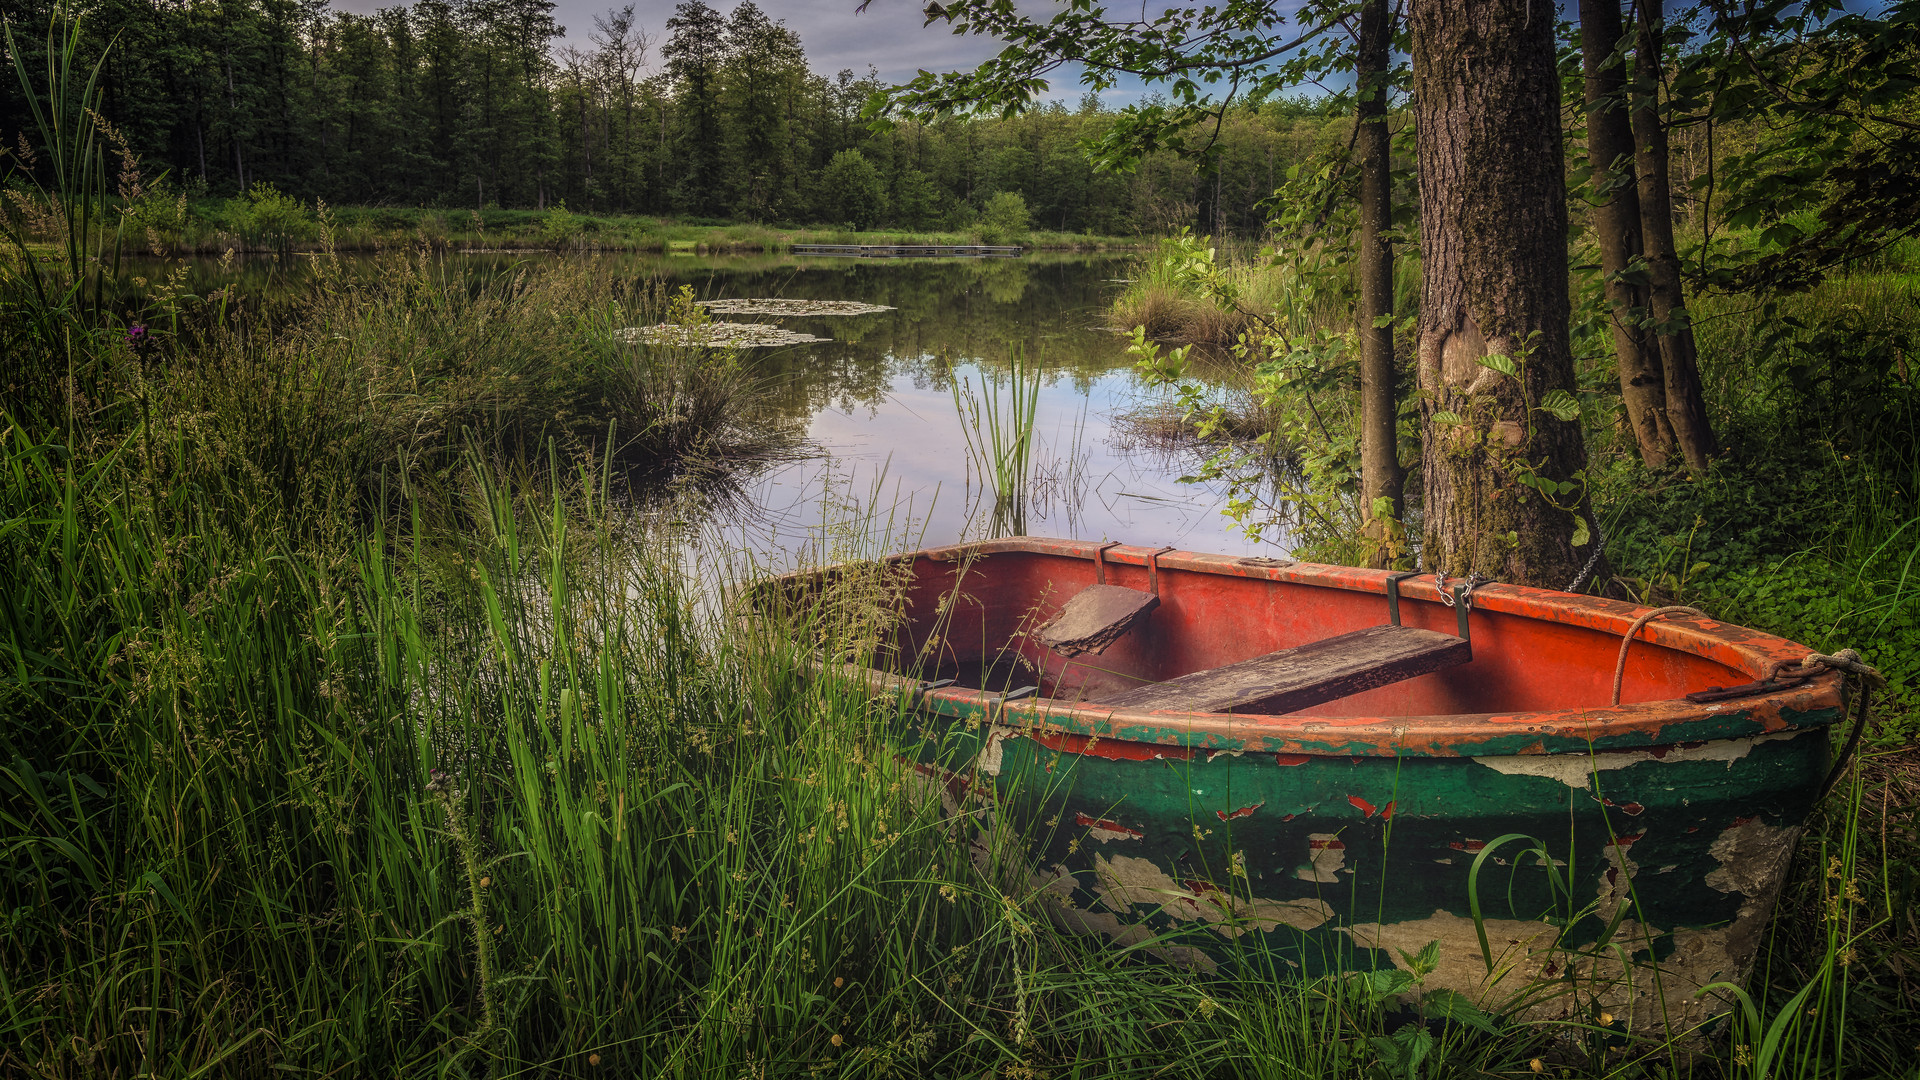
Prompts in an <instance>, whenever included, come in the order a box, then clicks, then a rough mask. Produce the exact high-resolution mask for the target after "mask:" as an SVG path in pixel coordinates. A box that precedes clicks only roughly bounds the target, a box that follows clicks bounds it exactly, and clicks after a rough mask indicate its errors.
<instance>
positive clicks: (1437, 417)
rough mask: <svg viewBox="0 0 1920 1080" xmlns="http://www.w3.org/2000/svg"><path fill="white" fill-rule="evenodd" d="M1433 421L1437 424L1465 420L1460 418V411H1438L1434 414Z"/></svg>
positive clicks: (1455, 422) (1456, 422)
mask: <svg viewBox="0 0 1920 1080" xmlns="http://www.w3.org/2000/svg"><path fill="white" fill-rule="evenodd" d="M1433 422H1434V423H1436V424H1459V423H1463V422H1464V421H1462V420H1461V419H1460V414H1459V413H1455V412H1437V413H1434V414H1433Z"/></svg>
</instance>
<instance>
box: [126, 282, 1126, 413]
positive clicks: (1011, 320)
mask: <svg viewBox="0 0 1920 1080" xmlns="http://www.w3.org/2000/svg"><path fill="white" fill-rule="evenodd" d="M583 257H584V258H586V259H590V260H592V261H594V262H596V263H598V264H601V265H602V266H604V268H605V272H606V273H610V274H617V275H622V276H626V277H629V278H631V279H633V280H634V281H636V282H638V281H645V280H647V279H648V278H653V277H664V278H665V279H666V281H667V282H668V284H670V285H671V286H676V287H677V286H679V285H682V284H686V285H691V286H693V289H694V292H695V294H696V295H697V296H699V297H700V298H701V299H721V298H726V297H779V298H787V299H798V300H858V301H864V302H866V303H872V304H884V305H887V306H890V307H893V308H895V309H896V310H894V311H889V312H882V313H879V314H873V315H859V316H847V317H822V318H783V319H778V320H770V319H769V320H759V321H777V322H778V323H779V324H780V325H781V326H783V327H786V328H787V329H791V330H797V331H801V332H804V333H811V334H815V335H817V336H820V337H826V338H832V339H833V341H832V342H831V343H829V344H820V345H812V346H796V347H791V348H780V349H755V350H752V351H750V352H749V354H748V359H747V362H748V363H749V365H751V367H752V369H753V370H755V371H757V372H758V373H759V374H761V375H762V376H764V377H765V378H767V379H768V380H769V382H770V383H771V389H772V393H771V395H770V408H771V409H772V411H773V414H774V415H775V416H778V417H780V418H783V419H789V420H802V421H804V420H805V419H807V418H810V417H812V415H813V414H814V413H816V412H818V411H820V410H821V409H822V408H826V407H828V406H835V407H839V408H842V409H852V408H854V407H855V406H858V405H868V406H871V405H874V404H875V403H877V402H878V401H879V400H880V398H881V396H882V395H884V394H885V393H886V391H887V390H888V389H889V388H890V387H891V385H892V383H893V380H894V379H895V378H896V377H899V376H905V377H907V378H908V379H909V380H910V381H911V383H912V385H914V386H916V387H919V388H923V389H930V390H944V389H945V388H946V387H947V386H948V385H949V383H950V379H951V376H950V367H949V365H950V364H959V363H979V364H982V365H985V366H988V367H994V366H1001V367H1004V365H1005V364H1006V363H1007V360H1008V357H1009V356H1011V355H1012V353H1013V350H1014V349H1015V348H1016V347H1017V348H1019V349H1020V350H1021V351H1022V352H1023V353H1024V354H1025V355H1026V356H1027V357H1028V359H1029V360H1031V361H1032V362H1033V363H1035V364H1036V365H1037V366H1038V367H1040V368H1041V369H1042V370H1043V371H1044V372H1045V374H1046V376H1047V378H1048V379H1050V380H1053V379H1058V378H1060V377H1061V376H1062V375H1063V374H1064V375H1067V376H1069V377H1071V378H1072V380H1073V383H1074V386H1075V388H1076V389H1077V390H1078V391H1079V392H1080V393H1082V394H1084V393H1086V392H1087V390H1088V388H1089V387H1090V386H1091V384H1092V383H1093V381H1094V380H1095V379H1097V378H1099V377H1100V376H1101V375H1103V374H1105V373H1106V372H1108V371H1111V370H1113V369H1115V368H1119V367H1125V366H1127V365H1128V360H1127V357H1126V355H1125V352H1124V349H1123V343H1122V342H1121V341H1120V340H1119V339H1118V338H1116V337H1115V336H1114V335H1112V334H1110V333H1107V332H1105V331H1103V330H1098V329H1094V327H1097V326H1099V325H1100V324H1101V323H1102V321H1103V316H1104V313H1105V310H1106V308H1107V305H1108V303H1109V302H1110V301H1111V299H1112V295H1113V292H1114V290H1115V289H1116V286H1115V285H1113V284H1111V283H1110V282H1109V281H1108V280H1107V279H1110V278H1114V277H1120V276H1124V275H1123V274H1122V273H1121V270H1122V268H1123V267H1124V266H1125V265H1126V258H1125V257H1123V256H1092V257H1088V256H1061V255H1055V254H1048V253H1040V254H1036V255H1028V256H1023V257H1021V258H1017V259H950V260H925V261H922V260H894V259H806V258H795V257H793V256H770V255H750V256H729V257H724V258H721V257H712V258H701V259H697V260H696V259H690V258H678V257H666V256H658V255H644V254H638V255H637V254H623V253H611V252H601V253H596V254H593V255H588V256H583ZM558 258H560V256H556V255H553V254H550V253H545V252H530V253H498V254H484V255H461V254H448V255H444V256H440V257H438V259H437V260H436V263H435V265H436V267H437V269H438V271H439V272H444V273H447V274H449V275H459V274H468V275H477V276H486V277H492V276H496V275H501V274H518V273H528V274H537V273H539V272H540V271H541V270H543V269H545V268H546V267H547V266H549V265H551V264H552V263H553V262H555V261H556V260H557V259H558ZM342 262H343V263H344V264H345V265H346V277H347V278H348V279H350V280H353V281H355V282H362V283H364V284H368V285H375V284H376V283H377V282H379V280H380V273H379V266H380V264H379V259H378V257H376V256H371V255H358V254H350V255H343V256H342ZM312 264H313V260H312V259H309V258H297V259H292V260H286V259H279V258H273V257H266V256H256V257H249V258H246V259H241V260H238V261H237V262H236V263H235V264H234V265H232V266H230V267H227V268H225V269H222V268H221V266H220V264H219V261H218V260H215V259H194V260H189V261H188V265H189V268H190V270H191V273H190V275H189V278H188V281H189V283H190V286H191V287H193V288H195V291H196V292H198V293H199V294H201V295H205V294H206V293H207V292H210V291H211V290H212V289H214V288H222V287H234V288H236V289H237V291H238V292H239V293H240V294H241V295H243V296H246V297H249V298H252V299H254V300H255V301H256V302H259V301H271V300H276V299H286V298H288V297H290V296H292V295H294V294H296V293H297V292H299V291H300V290H303V289H306V288H310V287H311V280H312V279H311V270H312ZM154 271H155V272H157V273H163V272H164V267H163V266H162V265H161V264H159V263H158V262H156V263H155V265H154ZM737 318H738V319H739V320H740V321H755V317H753V316H739V317H737Z"/></svg>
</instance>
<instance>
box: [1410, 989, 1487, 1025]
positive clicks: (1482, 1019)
mask: <svg viewBox="0 0 1920 1080" xmlns="http://www.w3.org/2000/svg"><path fill="white" fill-rule="evenodd" d="M1420 1006H1421V1011H1423V1012H1425V1013H1426V1014H1427V1015H1428V1016H1429V1017H1440V1018H1443V1019H1447V1020H1452V1021H1454V1022H1456V1023H1460V1024H1465V1025H1466V1026H1468V1027H1470V1028H1473V1029H1474V1030H1476V1031H1484V1032H1486V1033H1487V1034H1489V1035H1492V1034H1494V1033H1495V1032H1496V1031H1497V1030H1498V1029H1497V1028H1496V1027H1495V1025H1494V1022H1493V1018H1492V1017H1491V1016H1488V1015H1487V1014H1486V1013H1484V1012H1481V1011H1480V1009H1479V1008H1478V1007H1476V1006H1475V1005H1474V1004H1473V1002H1472V1001H1470V1000H1468V998H1467V996H1466V995H1465V994H1462V993H1460V992H1458V991H1455V990H1448V989H1446V988H1445V987H1437V988H1435V989H1432V990H1429V991H1427V992H1426V994H1425V996H1423V997H1422V998H1421V999H1420Z"/></svg>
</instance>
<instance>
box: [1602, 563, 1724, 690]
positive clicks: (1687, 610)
mask: <svg viewBox="0 0 1920 1080" xmlns="http://www.w3.org/2000/svg"><path fill="white" fill-rule="evenodd" d="M1596 554H1597V552H1596ZM1581 573H1582V574H1585V573H1586V571H1585V570H1582V571H1581ZM1567 591H1568V592H1572V591H1573V590H1572V589H1568V590H1567ZM1662 615H1692V616H1694V617H1695V618H1699V619H1705V618H1708V617H1709V616H1708V615H1707V613H1706V612H1704V611H1701V610H1700V609H1699V608H1691V607H1682V606H1680V605H1675V606H1673V607H1662V608H1654V609H1653V610H1652V611H1649V612H1647V613H1646V614H1644V615H1642V616H1640V617H1639V618H1637V619H1635V620H1633V626H1632V627H1630V628H1629V629H1628V630H1627V636H1626V637H1624V638H1621V639H1620V659H1619V660H1618V661H1617V662H1615V663H1614V665H1613V703H1614V704H1615V705H1618V704H1620V684H1621V683H1623V682H1625V681H1626V678H1627V650H1628V649H1629V648H1632V647H1633V639H1634V638H1635V637H1637V636H1639V634H1640V628H1641V627H1643V626H1645V625H1647V624H1648V623H1650V622H1652V621H1653V620H1655V619H1657V618H1659V617H1660V616H1662Z"/></svg>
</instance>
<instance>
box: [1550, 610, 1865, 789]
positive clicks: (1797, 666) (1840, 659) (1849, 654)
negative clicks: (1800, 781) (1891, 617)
mask: <svg viewBox="0 0 1920 1080" xmlns="http://www.w3.org/2000/svg"><path fill="white" fill-rule="evenodd" d="M1568 591H1569V592H1571V591H1572V590H1568ZM1663 615H1693V616H1696V617H1698V618H1702V619H1705V618H1709V617H1710V616H1708V615H1707V613H1706V612H1704V611H1701V610H1700V609H1699V608H1690V607H1682V606H1678V605H1676V606H1673V607H1663V608H1654V609H1653V610H1652V611H1649V612H1646V613H1645V614H1643V615H1641V616H1640V617H1639V618H1638V619H1635V620H1634V621H1633V626H1632V627H1631V628H1630V629H1628V630H1627V634H1626V636H1625V637H1624V638H1621V639H1620V659H1619V661H1618V662H1616V663H1615V664H1614V665H1613V703H1614V704H1615V705H1619V704H1620V685H1621V683H1622V682H1623V681H1624V680H1625V679H1626V674H1627V650H1628V649H1629V648H1631V647H1632V646H1633V639H1634V638H1635V637H1637V636H1639V634H1640V630H1641V628H1642V627H1644V626H1646V625H1647V624H1648V623H1650V622H1652V621H1653V620H1655V619H1658V618H1660V617H1661V616H1663ZM1827 671H1837V672H1839V673H1840V675H1841V678H1842V680H1843V681H1845V682H1848V683H1852V684H1854V685H1853V687H1852V688H1853V689H1855V690H1856V691H1857V694H1858V696H1859V698H1860V709H1859V711H1858V713H1857V714H1856V715H1855V716H1854V718H1853V730H1852V731H1849V732H1847V741H1846V743H1845V744H1844V745H1842V746H1841V747H1840V756H1839V757H1837V758H1835V759H1834V761H1833V767H1832V768H1831V769H1829V770H1827V779H1826V781H1825V782H1823V783H1822V784H1821V785H1820V794H1818V795H1816V796H1814V799H1813V801H1814V802H1816V803H1819V802H1822V801H1824V800H1825V799H1826V797H1827V795H1828V794H1830V793H1831V792H1832V791H1833V785H1834V784H1836V783H1838V782H1839V780H1840V774H1841V773H1844V772H1846V771H1847V765H1848V763H1849V762H1851V761H1852V760H1853V754H1854V751H1855V750H1856V749H1858V748H1859V746H1860V736H1862V735H1864V734H1865V733H1866V730H1867V713H1868V710H1869V708H1870V706H1871V705H1872V703H1873V692H1874V691H1875V690H1885V689H1886V688H1887V677H1886V676H1885V675H1882V674H1881V673H1880V669H1878V668H1876V667H1874V666H1873V665H1872V664H1869V663H1867V662H1866V661H1864V660H1862V659H1860V654H1859V653H1857V652H1855V651H1854V650H1852V649H1841V650H1840V651H1839V652H1837V653H1834V654H1832V655H1831V656H1829V655H1828V654H1826V653H1808V654H1807V655H1806V656H1805V657H1803V658H1801V659H1799V660H1781V661H1779V662H1777V663H1775V664H1774V665H1773V668H1772V669H1771V670H1769V671H1768V672H1767V677H1766V680H1765V681H1766V682H1768V683H1773V682H1779V681H1784V682H1786V683H1787V684H1788V685H1793V684H1794V683H1799V682H1805V681H1806V680H1808V679H1811V678H1813V677H1814V676H1815V675H1819V674H1822V673H1823V672H1827ZM1843 700H1844V699H1843ZM1845 707H1846V706H1845V705H1843V706H1842V708H1843V709H1844V708H1845ZM1845 719H1846V716H1845V714H1844V713H1842V715H1841V720H1842V721H1843V722H1844V721H1845Z"/></svg>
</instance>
